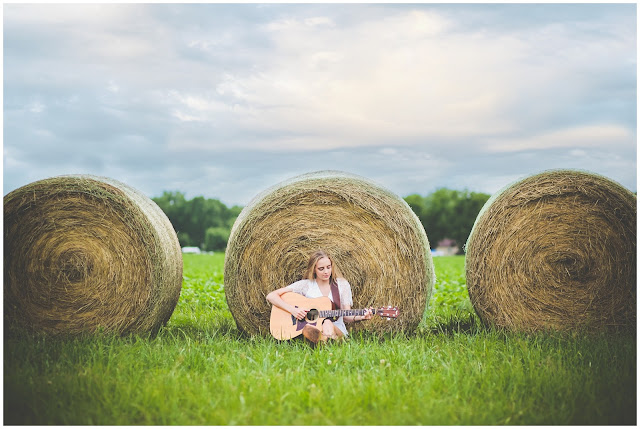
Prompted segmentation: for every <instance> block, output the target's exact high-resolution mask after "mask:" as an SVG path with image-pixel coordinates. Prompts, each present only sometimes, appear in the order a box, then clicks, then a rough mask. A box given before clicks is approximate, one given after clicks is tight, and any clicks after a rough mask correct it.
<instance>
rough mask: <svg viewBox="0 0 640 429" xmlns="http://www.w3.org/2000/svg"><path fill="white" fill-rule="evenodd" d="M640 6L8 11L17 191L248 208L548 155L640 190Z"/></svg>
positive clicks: (10, 163) (401, 185)
mask: <svg viewBox="0 0 640 429" xmlns="http://www.w3.org/2000/svg"><path fill="white" fill-rule="evenodd" d="M636 13H637V10H636V4H635V3H627V4H624V3H623V4H549V3H541V4H473V3H472V4H429V3H424V4H420V3H412V4H394V3H390V4H379V3H371V4H364V3H355V4H348V5H347V4H335V3H326V4H281V3H274V4H148V3H142V4H126V3H124V4H109V5H104V4H103V5H99V4H67V5H56V4H49V3H43V4H19V3H15V4H12V3H5V4H4V5H3V41H4V50H3V78H4V88H3V109H4V112H3V121H4V123H3V166H2V167H3V175H2V178H3V194H4V195H6V194H7V193H9V192H10V191H12V190H14V189H17V188H19V187H21V186H24V185H26V184H28V183H31V182H33V181H36V180H40V179H45V178H48V177H53V176H58V175H63V174H93V175H98V176H106V177H110V178H113V179H116V180H119V181H122V182H124V183H126V184H128V185H130V186H132V187H134V188H136V189H138V190H140V191H141V192H143V193H144V194H146V195H148V196H149V197H155V196H160V195H162V193H163V192H164V191H180V192H183V193H184V194H185V195H186V196H187V198H193V197H195V196H200V195H202V196H204V197H206V198H216V199H219V200H220V201H222V202H223V203H225V204H226V205H228V206H232V205H240V206H244V205H247V204H248V203H249V202H250V201H251V199H252V198H253V197H254V196H256V195H257V194H259V193H260V192H262V191H263V190H265V189H267V188H269V187H271V186H273V185H275V184H277V183H280V182H282V181H284V180H287V179H290V178H292V177H295V176H298V175H300V174H304V173H309V172H314V171H320V170H339V171H344V172H348V173H352V174H356V175H359V176H362V177H364V178H366V179H369V180H371V181H373V182H374V183H377V184H378V185H380V186H382V187H384V188H386V189H388V190H390V191H392V192H394V193H395V194H397V195H398V196H400V197H405V196H408V195H410V194H414V193H416V194H420V195H428V194H429V193H431V192H433V191H435V190H436V189H438V188H441V187H447V188H450V189H457V190H468V191H473V192H484V193H488V194H493V193H495V192H497V191H499V190H500V189H501V188H502V187H504V186H506V185H508V184H510V183H512V182H513V181H515V180H519V179H522V178H524V177H527V176H529V175H532V174H537V173H540V172H543V171H546V170H550V169H558V168H570V169H580V170H586V171H590V172H593V173H598V174H601V175H604V176H606V177H608V178H610V179H612V180H614V181H616V182H618V183H620V184H622V185H623V186H625V187H627V188H628V189H630V190H632V191H634V192H635V191H637V16H636Z"/></svg>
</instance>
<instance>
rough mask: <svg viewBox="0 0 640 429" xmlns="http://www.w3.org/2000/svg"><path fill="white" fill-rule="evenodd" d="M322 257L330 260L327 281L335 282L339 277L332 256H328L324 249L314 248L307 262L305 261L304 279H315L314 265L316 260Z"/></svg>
mask: <svg viewBox="0 0 640 429" xmlns="http://www.w3.org/2000/svg"><path fill="white" fill-rule="evenodd" d="M322 258H327V259H329V261H331V277H330V278H329V283H334V282H335V283H337V282H338V277H339V271H338V267H336V264H335V263H334V262H333V258H332V257H331V256H329V254H328V253H327V252H325V251H324V250H316V251H315V252H313V253H312V254H311V256H310V257H309V262H307V272H306V274H305V277H304V278H305V279H309V280H315V278H316V265H317V264H318V261H319V260H320V259H322Z"/></svg>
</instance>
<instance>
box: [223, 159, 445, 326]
mask: <svg viewBox="0 0 640 429" xmlns="http://www.w3.org/2000/svg"><path fill="white" fill-rule="evenodd" d="M318 249H324V250H326V251H327V252H329V254H330V255H331V256H332V258H333V260H334V265H335V268H337V269H338V271H339V272H340V273H341V274H342V276H344V277H345V278H346V279H347V280H348V281H349V283H350V284H351V288H352V293H353V308H367V307H381V306H387V305H392V306H397V307H398V308H399V317H398V319H396V320H395V321H386V320H382V319H381V318H376V317H374V318H373V319H371V320H370V321H366V322H359V323H357V324H356V327H357V328H356V329H362V328H364V329H367V330H370V331H375V332H379V333H383V332H387V331H395V330H405V331H406V330H412V329H415V328H416V327H417V325H418V323H419V322H420V321H421V319H422V316H423V314H424V312H425V309H426V306H427V303H428V302H429V298H430V296H431V291H432V290H433V284H434V282H435V274H434V269H433V261H432V259H431V252H430V250H429V242H428V240H427V235H426V234H425V231H424V228H423V227H422V224H421V223H420V221H419V220H418V218H417V217H416V215H415V214H414V213H413V211H412V210H411V209H410V208H409V206H408V205H407V203H406V202H405V201H404V200H402V199H401V198H399V197H397V196H396V195H394V194H393V193H391V192H389V191H387V190H385V189H383V188H381V187H380V186H378V185H375V184H373V183H372V182H370V181H368V180H366V179H364V178H362V177H358V176H355V175H351V174H347V173H342V172H338V171H320V172H315V173H309V174H305V175H302V176H297V177H294V178H293V179H290V180H288V181H285V182H282V183H280V184H278V185H275V186H274V187H272V188H269V189H267V190H266V191H264V192H262V193H261V194H259V195H258V196H256V197H255V198H254V199H253V200H252V201H251V202H250V203H249V204H248V205H247V206H246V207H245V208H244V209H243V210H242V212H241V213H240V216H239V217H238V219H237V220H236V222H235V224H234V225H233V229H232V230H231V235H230V238H229V243H228V245H227V252H226V256H225V266H224V279H225V294H226V298H227V303H228V305H229V309H230V310H231V313H232V315H233V317H234V318H235V320H236V324H237V325H238V328H239V329H240V330H241V331H243V332H245V333H248V334H252V335H253V334H263V335H267V334H268V333H269V318H270V312H271V306H270V304H269V303H267V301H266V300H265V296H266V295H267V294H268V293H269V292H271V291H272V290H274V289H278V288H280V287H283V286H286V285H288V284H291V283H293V282H294V281H297V280H300V279H301V278H302V277H303V274H304V271H305V267H306V263H307V260H308V258H309V255H310V254H311V253H312V252H313V251H315V250H318ZM347 326H352V325H347Z"/></svg>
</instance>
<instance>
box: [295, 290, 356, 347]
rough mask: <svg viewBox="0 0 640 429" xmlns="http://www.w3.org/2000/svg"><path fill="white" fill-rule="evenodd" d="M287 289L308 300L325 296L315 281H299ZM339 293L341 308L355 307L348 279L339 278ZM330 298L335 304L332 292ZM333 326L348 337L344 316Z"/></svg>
mask: <svg viewBox="0 0 640 429" xmlns="http://www.w3.org/2000/svg"><path fill="white" fill-rule="evenodd" d="M287 289H289V290H290V291H291V292H296V293H299V294H300V295H304V296H306V297H307V298H320V297H321V296H325V295H323V294H322V292H321V291H320V287H318V283H317V282H316V281H315V280H310V279H302V280H298V281H297V282H295V283H292V284H290V285H289V286H287ZM338 291H339V292H340V308H343V307H344V306H345V305H348V306H350V307H351V306H352V305H353V298H352V297H351V285H350V284H349V282H348V281H347V280H346V279H343V278H338ZM328 298H329V299H330V300H331V302H333V294H332V293H331V292H329V297H328ZM333 324H334V326H336V327H337V328H338V329H340V330H341V331H342V333H343V334H344V335H348V334H347V327H346V326H345V324H344V317H343V316H340V317H339V318H338V320H336V321H335V322H333Z"/></svg>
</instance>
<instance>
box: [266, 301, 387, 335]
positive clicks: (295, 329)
mask: <svg viewBox="0 0 640 429" xmlns="http://www.w3.org/2000/svg"><path fill="white" fill-rule="evenodd" d="M280 297H281V298H282V299H283V300H284V302H286V303H288V304H292V305H294V306H295V307H298V308H307V309H309V311H308V312H307V316H306V317H305V318H304V320H298V319H296V318H295V317H293V316H292V315H291V313H289V312H288V311H284V310H282V309H280V308H278V307H276V306H275V305H273V306H271V322H270V325H269V329H270V330H271V335H273V336H274V337H275V338H276V339H278V340H290V339H292V338H295V337H297V336H298V335H300V334H302V329H303V328H304V327H305V326H306V325H312V326H315V327H316V328H318V329H322V321H323V320H324V319H326V318H328V317H340V316H362V315H363V314H365V313H366V312H367V311H370V312H371V314H372V315H377V316H381V317H386V318H387V320H391V319H395V318H396V317H398V309H397V308H396V307H391V306H388V307H381V308H370V309H365V308H361V309H353V308H350V309H348V310H340V309H337V310H332V309H331V308H332V306H333V303H332V302H331V300H330V299H329V298H327V297H326V296H321V297H320V298H307V297H306V296H304V295H300V294H299V293H295V292H286V293H284V294H282V295H281V296H280Z"/></svg>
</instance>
